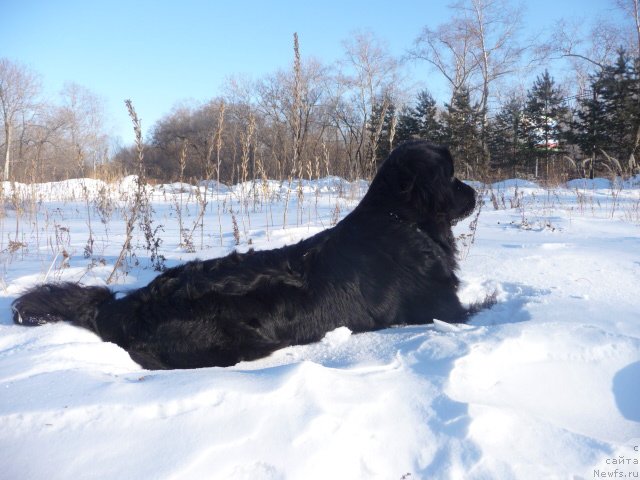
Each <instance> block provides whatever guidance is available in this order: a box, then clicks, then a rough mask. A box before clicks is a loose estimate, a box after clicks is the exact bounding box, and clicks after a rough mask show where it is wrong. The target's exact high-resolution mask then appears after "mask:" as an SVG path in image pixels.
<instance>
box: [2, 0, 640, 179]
mask: <svg viewBox="0 0 640 480" xmlns="http://www.w3.org/2000/svg"><path fill="white" fill-rule="evenodd" d="M638 2H639V0H616V1H615V2H613V6H614V7H615V8H616V9H617V11H619V12H622V13H623V17H622V18H623V19H624V21H623V22H622V24H621V23H620V21H610V20H608V19H598V20H597V21H594V23H593V27H592V29H591V31H590V32H589V33H588V35H587V36H586V37H585V41H584V42H582V43H579V42H577V41H576V38H577V33H576V32H575V31H574V30H573V29H575V28H576V27H575V25H573V26H572V25H571V24H570V23H568V22H562V23H561V24H559V25H557V28H556V29H555V33H554V36H553V37H552V38H550V39H547V40H545V41H544V42H541V41H538V42H532V41H530V40H529V39H525V38H523V36H522V35H523V34H522V32H523V28H522V24H523V19H524V17H523V12H522V10H520V9H518V8H516V7H514V6H513V4H512V3H511V2H508V1H506V0H461V1H458V2H457V3H454V4H452V6H451V17H450V20H449V21H448V22H446V23H444V24H442V25H440V26H438V27H437V28H425V29H424V30H423V31H422V32H420V34H419V35H418V36H417V37H416V39H415V42H414V44H413V45H412V46H410V47H409V48H408V49H407V54H406V55H405V56H404V57H403V58H401V59H400V58H396V57H394V56H393V55H391V54H390V53H389V51H388V49H387V48H386V46H385V44H384V43H383V42H382V41H381V40H380V39H378V38H377V37H376V36H375V35H373V34H372V33H359V34H354V35H353V36H352V37H351V38H350V39H348V40H347V41H345V42H344V58H343V60H341V61H340V62H337V63H335V64H331V65H327V64H323V63H322V62H320V61H318V60H316V59H313V58H305V57H303V56H302V55H301V48H300V45H299V43H298V38H297V35H295V34H294V38H293V55H292V62H291V65H290V67H289V68H286V69H281V70H278V71H276V72H274V73H272V74H269V75H266V76H265V77H263V78H261V79H258V80H257V81H249V80H241V79H234V80H231V81H230V82H229V83H228V85H227V87H226V89H225V90H226V91H225V93H224V95H219V96H217V97H215V98H212V99H210V100H207V101H204V102H202V103H198V104H191V105H181V106H176V107H175V108H174V109H173V110H172V111H171V112H169V113H168V114H166V115H165V116H164V117H163V118H161V119H160V120H158V121H157V122H156V123H155V124H154V125H153V126H152V128H151V129H150V131H149V132H148V135H147V138H146V139H145V152H144V160H145V166H146V169H147V176H148V178H150V179H156V180H158V181H177V180H184V181H189V180H193V179H199V180H202V179H208V180H213V179H216V180H219V181H222V182H225V183H236V182H238V181H243V180H247V179H254V178H275V179H287V178H316V177H318V176H326V175H339V176H342V177H345V178H349V179H353V178H370V177H371V176H372V175H373V173H374V172H375V170H376V168H377V166H378V164H379V163H380V162H381V161H382V160H383V159H384V158H385V157H386V155H387V154H388V152H389V151H390V149H392V148H393V147H394V146H396V145H397V144H399V143H401V142H403V141H406V140H409V139H413V138H422V139H427V140H430V141H432V142H434V143H441V144H446V145H448V146H449V147H450V148H451V150H452V152H453V154H454V158H455V160H456V162H457V165H456V168H457V169H458V171H460V172H463V175H464V176H466V177H468V178H476V179H495V178H504V177H511V176H532V177H540V176H543V177H556V178H558V179H566V178H570V177H576V176H582V175H590V176H594V175H601V174H607V175H609V174H618V175H620V174H623V175H626V174H633V173H635V172H637V171H638V162H637V161H636V157H637V155H638V152H637V150H638V146H639V144H640V91H639V90H640V87H639V85H640V78H639V71H638V69H639V56H640V55H639V52H640V17H639V15H638ZM406 62H415V63H417V64H422V65H428V66H430V67H431V75H438V76H439V77H440V78H442V79H444V80H445V82H446V84H447V85H448V87H449V93H450V95H449V97H448V98H447V99H446V100H441V101H440V102H438V101H437V100H436V99H435V98H434V96H433V95H432V94H431V93H430V91H429V89H428V88H427V89H422V90H420V91H418V92H417V93H416V92H415V89H414V88H412V87H410V86H409V85H410V83H409V80H408V79H407V78H405V77H403V71H404V70H403V63H406ZM558 62H563V64H564V65H565V66H568V67H569V68H570V70H571V75H569V76H567V77H566V78H564V79H562V81H561V82H557V81H556V80H555V79H554V77H553V75H552V74H550V73H549V71H548V70H547V68H546V67H548V66H550V65H552V64H553V65H557V64H558ZM536 75H537V76H536ZM533 77H535V80H527V79H530V78H533ZM527 82H530V83H529V84H527ZM38 89H39V86H38V79H37V75H36V74H34V73H33V72H31V71H29V70H28V69H26V68H25V67H23V66H22V65H20V64H18V63H15V62H11V61H9V60H8V59H0V108H1V112H2V115H3V117H2V119H3V127H4V128H3V129H2V133H0V135H1V136H0V152H2V154H3V157H2V160H3V164H2V166H3V170H2V173H3V178H4V179H8V180H21V181H35V180H39V181H42V180H52V179H60V178H67V177H69V176H78V175H79V174H82V175H99V174H104V173H106V172H111V173H114V174H118V175H123V174H127V173H132V172H134V171H136V167H135V166H136V162H137V160H136V159H137V154H136V150H135V147H133V146H124V147H120V148H118V149H115V151H110V149H109V139H108V136H107V135H106V134H105V133H104V117H103V114H102V112H101V109H102V107H101V101H100V99H99V98H98V97H97V96H95V95H94V94H92V93H91V92H90V91H89V90H87V89H85V88H84V87H81V86H78V85H75V84H69V85H67V86H66V87H65V89H64V91H63V92H62V94H61V100H60V102H59V103H58V104H56V105H51V104H47V103H45V102H38V101H37V100H36V99H37V98H38ZM134 103H135V102H134Z"/></svg>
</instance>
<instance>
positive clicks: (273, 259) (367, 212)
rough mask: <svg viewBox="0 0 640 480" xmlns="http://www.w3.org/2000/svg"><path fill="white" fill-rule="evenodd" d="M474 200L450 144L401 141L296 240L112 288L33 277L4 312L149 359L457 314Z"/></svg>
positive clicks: (212, 357) (256, 349)
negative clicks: (337, 218) (315, 228)
mask: <svg viewBox="0 0 640 480" xmlns="http://www.w3.org/2000/svg"><path fill="white" fill-rule="evenodd" d="M474 207H475V191H474V190H473V189H472V188H471V187H469V186H467V185H465V184H464V183H462V182H460V181H459V180H458V179H457V178H455V177H454V176H453V161H452V158H451V155H450V154H449V151H448V150H447V149H446V148H443V147H438V146H433V145H430V144H428V143H425V142H421V141H416V142H410V143H406V144H404V145H401V146H400V147H398V148H396V149H395V150H393V152H391V154H390V155H389V158H387V160H386V161H385V162H384V163H383V164H382V166H381V167H380V169H379V171H378V173H377V175H376V177H375V178H374V180H373V182H372V183H371V186H370V187H369V191H368V192H367V194H366V195H365V196H364V198H363V199H362V201H361V202H360V204H359V205H358V206H357V207H356V208H355V209H354V210H353V211H352V212H351V213H350V214H349V215H347V217H346V218H345V219H344V220H342V221H341V222H340V223H338V224H337V225H336V226H335V227H333V228H330V229H328V230H325V231H323V232H321V233H319V234H317V235H315V236H313V237H310V238H308V239H306V240H303V241H301V242H300V243H298V244H295V245H290V246H286V247H283V248H279V249H275V250H267V251H258V252H255V251H250V252H248V253H245V254H240V253H236V252H234V253H232V254H230V255H228V256H226V257H223V258H217V259H213V260H206V261H192V262H189V263H186V264H185V265H182V266H179V267H176V268H172V269H170V270H167V271H166V272H165V273H163V274H161V275H159V276H158V277H157V278H156V279H154V280H153V281H152V282H151V283H150V284H149V285H147V286H146V287H143V288H140V289H139V290H135V291H133V292H131V293H129V294H128V295H126V296H125V297H123V298H121V299H116V298H115V296H114V294H113V293H112V292H111V291H110V290H109V289H108V288H106V287H81V286H79V285H76V284H72V283H62V284H49V285H43V286H39V287H36V288H34V289H32V290H30V291H28V292H27V293H25V294H24V295H23V296H22V297H20V298H18V299H17V300H15V301H14V302H13V310H14V321H15V322H16V323H19V324H22V325H40V324H43V323H47V322H55V321H59V320H70V321H71V322H73V323H74V324H75V325H78V326H81V327H84V328H87V329H89V330H91V331H93V332H95V333H97V334H98V335H100V337H101V338H102V339H103V340H106V341H109V342H114V343H116V344H118V345H120V346H121V347H122V348H124V349H125V350H127V352H129V355H131V358H132V359H133V360H134V361H136V362H137V363H139V364H140V365H141V366H143V367H144V368H148V369H161V368H197V367H208V366H229V365H234V364H236V363H237V362H239V361H241V360H253V359H256V358H260V357H264V356H266V355H268V354H270V353H271V352H273V351H274V350H277V349H279V348H282V347H286V346H288V345H298V344H306V343H311V342H316V341H319V340H320V339H322V337H323V336H324V335H325V333H327V332H329V331H331V330H333V329H335V328H337V327H340V326H346V327H348V328H349V329H351V330H352V331H353V332H365V331H370V330H376V329H381V328H386V327H389V326H391V325H397V324H422V323H429V322H431V321H432V320H433V319H434V318H437V319H441V320H445V321H448V322H462V321H464V320H465V319H467V318H468V316H469V315H470V314H471V313H472V312H471V310H472V309H467V308H465V307H463V306H462V305H461V304H460V301H459V300H458V297H457V294H456V290H457V287H458V279H457V277H456V274H455V270H456V259H455V254H456V246H455V241H454V238H453V234H452V232H451V225H452V224H453V223H454V222H455V221H457V220H458V219H461V218H464V217H466V216H468V215H469V214H470V213H471V212H472V211H473V209H474Z"/></svg>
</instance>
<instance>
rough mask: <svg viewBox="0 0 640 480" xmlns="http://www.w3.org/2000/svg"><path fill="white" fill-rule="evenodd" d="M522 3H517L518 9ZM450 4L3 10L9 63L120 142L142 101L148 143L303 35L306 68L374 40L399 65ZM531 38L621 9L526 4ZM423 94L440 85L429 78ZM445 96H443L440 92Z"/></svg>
mask: <svg viewBox="0 0 640 480" xmlns="http://www.w3.org/2000/svg"><path fill="white" fill-rule="evenodd" d="M514 2H515V0H514ZM449 3H450V2H449V1H448V0H421V1H420V0H395V1H393V2H391V1H388V0H387V1H381V0H366V1H365V0H351V1H349V0H324V1H315V2H313V1H308V2H303V1H300V0H296V1H292V0H282V1H267V0H262V1H260V0H237V1H233V0H226V1H213V0H211V1H205V0H177V1H168V0H155V1H154V0H143V1H135V0H129V1H124V0H110V1H101V0H93V1H92V0H81V1H76V0H73V1H72V0H58V1H55V0H0V57H8V58H9V59H11V60H14V61H18V62H21V63H23V64H26V65H27V66H29V67H30V68H32V69H33V70H34V71H36V72H37V73H39V74H40V75H41V76H42V82H43V86H44V89H45V92H46V94H47V95H49V96H50V97H51V98H55V96H56V95H57V93H58V92H59V91H60V89H61V88H62V86H63V85H64V83H65V82H68V81H71V82H75V83H78V84H80V85H83V86H85V87H87V88H89V89H90V90H91V91H93V92H94V93H96V94H98V95H99V96H101V97H103V98H104V100H105V102H106V107H107V115H108V118H109V124H110V125H111V126H112V129H111V131H112V133H113V135H115V136H119V137H121V138H122V139H123V141H124V143H129V142H130V141H131V140H132V138H133V134H132V133H131V127H130V122H129V119H128V117H127V113H126V109H125V107H124V103H123V101H124V99H127V98H130V99H131V100H133V102H134V105H135V107H136V110H137V111H138V114H139V116H140V117H141V118H142V122H143V129H144V130H145V131H146V130H147V129H148V128H149V127H150V126H152V125H153V123H155V122H156V121H157V120H158V119H159V118H161V117H162V116H163V115H165V114H167V113H169V111H170V110H171V108H172V107H173V106H174V105H175V104H177V103H178V102H180V101H183V100H188V99H195V100H196V101H204V100H207V99H210V98H212V97H214V96H216V95H218V94H221V93H222V91H221V86H222V84H223V83H224V81H225V79H227V78H228V77H229V76H231V75H235V74H244V75H248V76H250V77H251V78H254V79H257V78H260V77H261V76H262V75H264V74H267V73H270V72H274V71H276V70H277V69H279V68H284V67H286V66H287V65H289V64H290V62H291V60H292V55H293V54H292V35H293V32H298V35H299V38H300V50H301V54H302V56H303V57H305V56H313V57H316V58H319V59H320V60H322V61H324V62H327V63H332V62H334V61H336V60H338V59H340V58H341V57H342V55H343V47H342V41H343V40H345V39H346V38H348V37H349V35H350V34H351V33H353V32H354V31H358V30H370V31H372V32H373V33H375V35H376V36H378V37H379V38H380V39H382V40H384V41H386V42H387V43H388V46H389V48H390V51H391V52H392V53H394V54H397V55H401V54H403V53H404V52H405V50H406V49H407V48H409V47H410V46H411V44H412V42H413V40H414V39H415V38H416V36H417V35H418V34H419V33H420V31H421V29H422V28H423V27H424V26H430V27H432V28H435V27H437V26H438V25H439V24H441V23H444V22H446V21H447V20H448V18H449V16H450V11H449V10H448V8H447V5H448V4H449ZM526 4H528V6H527V7H526V12H525V19H526V22H525V23H526V25H527V28H528V33H529V34H532V35H537V34H542V33H543V32H544V31H545V30H546V31H547V32H548V30H549V29H550V28H551V27H552V26H553V24H554V23H555V21H556V20H557V19H559V18H561V17H565V18H571V17H582V18H584V19H585V21H588V20H589V18H596V17H597V16H598V15H608V14H609V13H611V11H612V9H613V0H536V1H535V2H526ZM413 75H415V76H416V77H417V78H415V79H413V80H414V81H415V82H417V83H420V84H423V85H425V86H428V85H437V84H438V83H439V82H441V80H440V78H439V77H438V74H437V73H435V72H433V71H431V70H429V69H427V68H426V67H424V66H423V68H422V69H420V68H417V69H415V70H414V71H413ZM436 90H437V88H436Z"/></svg>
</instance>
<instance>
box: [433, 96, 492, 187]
mask: <svg viewBox="0 0 640 480" xmlns="http://www.w3.org/2000/svg"><path fill="white" fill-rule="evenodd" d="M445 107H446V111H445V112H444V114H443V120H444V132H443V133H444V135H443V139H444V142H445V143H446V144H448V145H449V148H450V150H451V153H452V154H453V158H454V159H455V161H456V162H457V163H458V166H456V168H457V169H458V170H459V171H465V170H466V171H467V172H468V173H469V170H471V172H470V173H472V174H474V175H479V174H481V173H483V171H484V170H485V167H486V165H484V161H483V159H484V155H483V152H482V140H481V137H480V125H481V121H482V117H481V113H480V112H479V111H478V110H479V109H478V105H472V104H471V95H470V93H469V89H468V88H466V87H462V88H460V89H459V90H458V91H457V92H456V94H455V95H454V97H453V99H452V101H451V104H446V105H445Z"/></svg>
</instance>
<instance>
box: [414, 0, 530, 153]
mask: <svg viewBox="0 0 640 480" xmlns="http://www.w3.org/2000/svg"><path fill="white" fill-rule="evenodd" d="M451 9H452V10H453V12H454V17H453V18H452V19H451V21H450V22H448V23H446V24H444V25H441V26H440V27H438V28H437V29H436V30H432V29H430V28H425V29H424V30H423V32H422V34H421V35H420V36H419V37H418V38H417V39H416V41H415V44H414V47H413V49H412V50H411V51H410V56H412V57H413V58H415V59H421V60H425V61H427V62H428V63H429V64H431V65H432V66H433V67H435V68H436V69H437V70H438V71H439V72H440V73H441V74H442V75H443V76H444V77H445V78H446V79H447V81H448V82H449V84H450V85H451V101H453V98H455V97H456V95H457V94H458V93H459V92H460V91H461V89H462V88H467V89H469V91H470V92H472V93H474V94H475V98H476V100H477V105H478V109H479V113H480V115H481V116H480V118H481V140H482V143H483V145H482V147H483V151H484V152H485V155H486V156H488V147H487V132H486V127H487V113H488V107H489V102H490V99H491V97H492V91H491V87H492V85H493V84H494V82H496V81H498V80H500V79H502V78H503V77H506V76H508V75H512V74H515V73H517V72H518V71H519V70H520V69H521V60H522V57H523V55H524V53H525V51H526V50H527V49H528V48H529V47H524V46H521V45H520V44H519V42H518V38H517V37H518V34H519V32H520V30H521V26H522V9H521V8H520V7H516V8H514V7H512V6H511V4H510V3H509V2H507V0H461V1H458V2H457V3H454V4H453V5H451ZM450 104H451V102H450Z"/></svg>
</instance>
